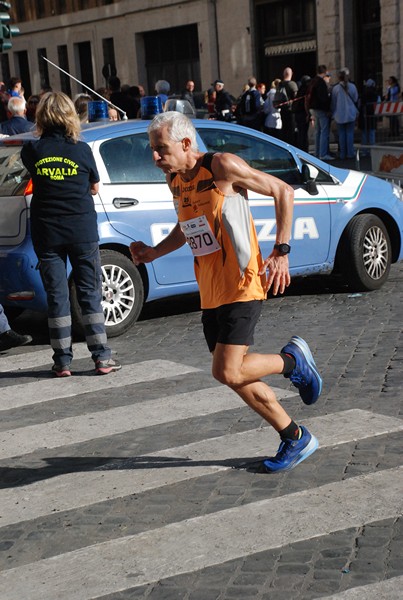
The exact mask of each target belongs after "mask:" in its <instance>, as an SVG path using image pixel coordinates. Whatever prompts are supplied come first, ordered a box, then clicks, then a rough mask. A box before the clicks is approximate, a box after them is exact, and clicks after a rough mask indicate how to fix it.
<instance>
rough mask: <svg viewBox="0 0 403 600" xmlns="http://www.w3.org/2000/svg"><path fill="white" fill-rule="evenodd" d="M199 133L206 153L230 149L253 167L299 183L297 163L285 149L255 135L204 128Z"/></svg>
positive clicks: (291, 182)
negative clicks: (206, 150)
mask: <svg viewBox="0 0 403 600" xmlns="http://www.w3.org/2000/svg"><path fill="white" fill-rule="evenodd" d="M198 133H199V135H200V137H201V138H202V140H203V142H204V143H205V145H206V147H207V149H208V151H209V152H232V153H233V154H236V155H237V156H240V157H241V158H243V159H244V160H245V161H246V162H247V163H248V164H249V165H250V166H251V167H253V168H254V169H258V170H259V171H263V172H264V173H269V174H270V175H274V176H275V177H278V178H279V179H282V180H283V181H285V182H287V183H289V184H299V183H301V175H300V172H299V170H298V166H297V163H296V162H295V160H294V157H293V155H292V154H291V153H290V152H289V151H288V150H287V149H286V148H282V147H281V146H277V145H276V144H272V143H270V142H269V141H267V140H263V139H260V138H259V137H257V136H256V137H255V136H252V135H247V134H244V133H238V132H236V131H228V130H225V129H208V128H204V127H203V128H200V129H199V130H198Z"/></svg>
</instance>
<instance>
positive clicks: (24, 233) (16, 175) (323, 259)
mask: <svg viewBox="0 0 403 600" xmlns="http://www.w3.org/2000/svg"><path fill="white" fill-rule="evenodd" d="M194 123H195V126H196V129H197V133H198V144H199V148H200V150H203V151H217V152H225V151H228V152H233V153H235V154H237V155H239V156H241V157H242V158H244V159H245V160H246V161H247V162H248V163H249V164H250V165H251V166H252V167H255V168H256V169H260V170H262V171H265V172H267V173H271V174H272V175H275V176H276V177H279V178H281V179H283V180H284V181H286V182H287V183H289V184H291V185H292V186H293V188H294V190H295V209H294V220H293V227H292V241H291V244H292V252H291V254H290V270H291V274H292V275H310V274H314V273H332V272H339V273H341V275H342V277H343V278H344V280H345V282H346V283H348V285H349V286H350V288H351V289H352V290H356V291H358V290H360V291H362V290H375V289H377V288H379V287H381V286H382V285H383V284H384V283H385V281H386V280H387V277H388V273H389V269H390V265H391V263H393V262H396V261H398V260H402V258H403V247H402V229H403V195H402V190H401V189H400V187H398V186H397V185H394V184H391V183H389V182H387V181H384V180H382V179H378V178H376V177H372V176H369V175H367V174H365V173H360V172H356V171H351V170H345V169H339V168H335V167H332V166H331V165H328V164H327V163H324V162H322V161H320V160H318V159H316V158H314V157H313V156H310V155H309V154H307V153H305V152H303V151H302V150H299V149H297V148H294V147H292V146H289V145H287V144H285V143H283V142H281V141H279V140H277V139H274V138H271V137H270V136H267V135H265V134H263V133H260V132H257V131H254V130H251V129H247V128H244V127H241V126H239V125H236V124H229V123H223V122H218V121H209V120H197V119H196V120H195V121H194ZM148 124H149V123H148V121H142V120H132V121H118V122H113V123H110V124H102V125H100V124H97V123H94V124H91V125H89V126H88V127H86V128H85V129H84V130H83V132H82V137H83V139H84V140H85V141H86V142H87V143H88V144H89V146H90V147H91V149H92V151H93V154H94V156H95V160H96V163H97V167H98V171H99V174H100V179H101V181H100V186H99V193H98V195H97V196H95V197H94V201H95V206H96V210H97V213H98V226H99V236H100V249H101V260H102V273H103V284H102V285H103V308H104V312H105V320H106V326H107V332H108V335H109V337H113V336H116V335H120V334H122V333H123V332H125V331H126V330H127V329H129V328H130V327H131V326H132V325H133V323H134V322H135V321H136V320H137V318H138V317H139V314H140V312H141V310H142V308H143V305H144V302H149V301H152V300H156V299H160V298H164V297H167V296H174V295H177V294H184V293H191V292H195V291H197V286H196V281H195V277H194V272H193V257H192V254H191V252H190V250H189V248H188V247H187V246H183V247H182V248H180V249H179V250H177V251H175V252H174V253H172V254H170V255H167V256H164V257H163V258H160V259H158V260H156V261H155V262H153V263H150V264H145V265H139V266H138V267H136V266H135V265H134V264H133V262H132V261H131V259H130V253H129V245H130V243H131V242H132V241H133V240H143V241H144V242H145V243H147V244H152V245H155V244H157V243H158V242H159V241H160V240H161V239H162V238H164V236H166V235H167V234H168V233H169V232H170V231H171V229H172V228H173V227H174V226H175V223H176V213H175V211H174V208H173V203H172V197H171V193H170V191H169V189H168V186H167V185H166V183H165V178H164V174H163V173H162V171H161V170H159V169H158V168H156V167H155V165H154V163H153V160H152V154H151V151H150V147H149V141H148V135H147V126H148ZM30 136H31V137H32V134H31V133H29V134H24V135H22V136H13V137H10V138H3V139H1V140H0V302H1V303H2V304H3V305H4V306H5V307H6V309H7V310H8V311H10V310H12V311H14V312H15V311H20V310H22V309H25V308H29V309H32V310H36V311H46V309H47V305H46V296H45V292H44V289H43V286H42V283H41V280H40V276H39V271H38V269H37V259H36V256H35V253H34V251H33V248H32V243H31V238H30V227H29V207H30V198H31V194H32V189H31V188H30V185H29V176H28V174H27V172H26V170H25V168H24V166H23V165H22V163H21V160H20V149H21V146H22V144H23V143H24V140H26V139H27V138H28V137H30ZM249 203H250V206H251V210H252V214H253V218H254V221H255V224H256V228H257V232H258V238H259V242H260V245H261V250H262V253H263V255H264V256H267V255H268V254H270V252H271V250H272V247H273V243H274V241H275V238H276V235H275V215H274V201H273V198H271V197H265V196H262V195H259V194H255V193H249ZM70 286H71V302H72V314H73V320H74V322H75V323H76V324H77V323H80V310H79V306H78V303H77V300H76V297H75V293H74V284H73V282H72V281H71V282H70Z"/></svg>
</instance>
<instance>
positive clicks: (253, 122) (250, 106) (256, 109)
mask: <svg viewBox="0 0 403 600" xmlns="http://www.w3.org/2000/svg"><path fill="white" fill-rule="evenodd" d="M256 85H257V81H256V77H249V79H248V89H247V90H246V91H245V92H244V93H243V94H242V96H241V99H240V101H239V103H238V105H237V108H236V116H237V120H238V122H239V124H240V125H243V126H244V127H250V128H251V129H256V130H258V131H260V130H261V126H262V114H263V112H262V105H263V100H262V96H261V94H260V92H259V91H258V90H257V88H256Z"/></svg>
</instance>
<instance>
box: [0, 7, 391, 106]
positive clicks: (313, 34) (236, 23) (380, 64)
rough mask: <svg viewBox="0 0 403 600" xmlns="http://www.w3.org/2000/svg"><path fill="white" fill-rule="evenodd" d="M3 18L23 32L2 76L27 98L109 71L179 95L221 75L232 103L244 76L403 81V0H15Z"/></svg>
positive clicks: (92, 80) (101, 80)
mask: <svg viewBox="0 0 403 600" xmlns="http://www.w3.org/2000/svg"><path fill="white" fill-rule="evenodd" d="M11 14H12V23H14V24H17V25H18V26H19V28H20V31H21V35H20V36H18V37H15V38H14V39H13V45H12V48H11V50H8V51H6V52H3V53H2V54H0V68H1V77H2V79H3V81H5V82H7V81H8V79H9V78H10V77H11V76H19V77H21V79H22V81H23V85H24V88H25V94H26V96H27V95H30V94H31V93H37V92H39V90H40V89H41V88H42V87H44V86H50V87H52V88H53V89H61V90H63V91H65V92H66V93H68V94H70V95H74V94H75V93H77V92H80V91H82V90H83V88H82V86H81V85H80V83H78V82H77V81H75V80H73V79H71V78H70V77H69V76H68V75H67V74H66V73H69V74H71V75H72V76H74V77H75V79H77V80H79V81H82V82H83V83H85V84H86V85H87V86H89V87H90V88H92V89H97V88H99V87H102V86H105V84H106V81H107V79H108V76H109V75H110V74H115V73H116V74H117V75H118V77H119V78H120V80H121V82H122V83H127V84H129V85H138V84H141V85H143V86H144V87H145V89H146V91H147V93H149V94H152V93H153V92H154V85H155V82H156V81H157V80H158V79H166V80H168V81H169V82H170V84H171V92H179V91H180V90H181V89H182V88H183V87H184V83H185V81H186V80H187V79H193V80H194V81H195V84H196V89H197V90H206V89H207V88H208V87H210V86H211V82H212V81H214V80H215V79H216V78H221V79H223V80H224V81H225V86H226V88H227V89H228V91H229V92H230V93H232V94H233V95H234V96H238V95H239V94H240V92H241V90H242V86H243V85H244V83H245V82H246V80H247V78H248V77H249V76H250V75H251V74H255V75H256V76H257V78H258V80H260V81H264V82H265V83H266V84H269V83H270V82H271V81H272V80H273V79H274V78H275V77H279V76H281V74H282V71H283V69H284V68H285V67H286V66H291V67H292V68H293V70H294V78H295V79H296V80H298V79H299V78H300V77H302V76H303V75H306V74H307V75H311V76H312V75H313V74H314V73H315V68H316V65H317V64H319V63H320V64H322V63H324V64H326V65H327V67H328V69H329V70H330V71H331V72H334V73H335V72H337V69H339V68H340V67H342V66H347V67H349V68H350V71H351V74H352V78H353V79H354V80H355V81H356V83H357V84H358V87H360V85H361V83H362V81H363V80H364V79H366V78H368V77H372V78H373V79H375V80H376V82H377V85H378V88H379V90H380V91H384V89H385V81H386V80H387V79H388V77H390V76H391V75H394V76H395V77H397V78H398V80H399V81H402V78H403V72H402V58H403V56H402V55H403V47H402V43H401V41H400V40H402V39H403V18H402V17H403V0H236V2H234V1H233V0H181V1H176V0H153V1H152V2H150V0H32V1H31V0H13V1H12V12H11ZM44 58H47V59H48V60H50V61H51V62H52V63H54V64H55V65H57V66H59V67H60V68H61V69H62V70H63V71H65V72H66V73H63V72H62V71H60V70H59V69H58V68H57V67H55V66H53V65H52V64H50V63H48V62H46V61H45V60H44Z"/></svg>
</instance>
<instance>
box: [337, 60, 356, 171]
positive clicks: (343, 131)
mask: <svg viewBox="0 0 403 600" xmlns="http://www.w3.org/2000/svg"><path fill="white" fill-rule="evenodd" d="M349 75H350V71H349V70H348V69H347V68H346V67H343V68H342V69H340V71H339V82H338V83H337V84H336V85H335V86H334V88H333V89H332V99H331V111H332V117H333V119H334V120H335V121H336V124H337V130H338V134H339V151H340V155H339V158H341V159H345V158H354V125H355V121H356V118H357V115H358V104H357V103H358V91H357V88H356V86H355V85H354V83H352V82H351V81H349Z"/></svg>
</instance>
